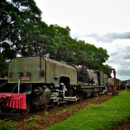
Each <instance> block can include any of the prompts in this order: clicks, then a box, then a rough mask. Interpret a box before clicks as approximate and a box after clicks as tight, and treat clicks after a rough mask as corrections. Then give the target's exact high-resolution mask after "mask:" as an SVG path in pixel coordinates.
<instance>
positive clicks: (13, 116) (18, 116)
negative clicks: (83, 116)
mask: <svg viewBox="0 0 130 130" xmlns="http://www.w3.org/2000/svg"><path fill="white" fill-rule="evenodd" d="M103 97H105V98H103ZM106 97H107V98H106ZM110 97H111V94H110V93H109V94H107V95H100V96H99V97H93V98H87V99H84V100H82V101H78V102H74V103H68V104H61V105H58V106H54V107H50V108H48V110H47V111H45V110H44V111H43V109H42V110H38V111H33V112H30V113H29V114H27V115H22V114H21V113H15V114H14V113H12V114H11V113H10V115H8V114H0V119H1V120H3V121H9V120H13V121H14V120H16V119H17V121H19V120H24V119H25V118H29V117H31V116H33V115H44V114H43V113H44V112H47V113H50V114H51V113H53V112H56V113H57V112H58V111H61V112H60V113H62V111H66V109H69V108H71V107H75V108H78V109H79V110H80V109H82V108H84V107H85V106H87V105H88V104H91V103H92V104H99V103H101V102H102V101H105V100H107V99H109V98H110ZM50 114H49V115H50Z"/></svg>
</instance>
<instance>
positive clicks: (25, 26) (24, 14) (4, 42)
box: [0, 0, 41, 59]
mask: <svg viewBox="0 0 130 130" xmlns="http://www.w3.org/2000/svg"><path fill="white" fill-rule="evenodd" d="M0 17H1V19H0V34H1V35H0V48H1V50H2V53H4V54H3V55H4V57H5V58H7V59H11V58H14V56H16V55H17V54H18V53H19V50H20V49H22V48H25V47H26V44H27V43H26V42H25V41H24V39H23V36H25V37H27V38H29V33H24V32H29V31H31V30H32V29H33V27H34V26H35V27H37V26H38V24H39V22H40V21H41V11H40V10H39V9H38V7H37V6H36V4H35V2H34V0H11V1H7V0H2V1H1V2H0ZM26 40H27V39H26ZM23 41H24V43H23ZM7 46H8V53H9V52H10V53H15V54H12V55H8V54H6V53H7Z"/></svg>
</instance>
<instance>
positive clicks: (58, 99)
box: [0, 56, 108, 111]
mask: <svg viewBox="0 0 130 130" xmlns="http://www.w3.org/2000/svg"><path fill="white" fill-rule="evenodd" d="M107 87H108V78H107V76H106V75H105V74H104V73H103V72H101V71H97V70H89V69H86V67H84V66H76V65H68V64H66V63H63V62H58V61H55V60H53V59H49V58H46V57H41V56H36V57H25V58H15V59H13V60H11V62H10V63H9V67H8V85H7V86H6V87H1V88H3V89H1V88H0V98H2V94H5V93H15V94H19V95H20V94H21V96H23V99H19V100H20V101H19V102H21V101H23V104H24V105H25V107H26V109H28V110H27V111H29V107H30V106H31V108H35V109H39V108H41V107H42V108H46V107H48V106H49V105H54V103H56V104H59V103H64V102H68V101H77V100H82V98H87V97H89V96H92V95H98V94H101V93H103V92H104V90H105V88H107ZM22 94H25V95H22ZM8 95H9V94H8ZM8 95H7V94H6V95H5V96H6V97H7V96H8ZM11 96H12V97H13V96H14V97H15V96H16V95H13V94H12V95H11ZM11 96H10V98H11ZM17 96H18V95H17ZM24 97H26V99H25V98H24ZM13 99H14V98H13ZM13 99H12V100H13ZM6 101H7V100H6ZM25 101H26V104H25ZM14 102H15V101H14ZM7 104H8V107H12V105H10V104H9V103H8V101H7ZM14 104H15V103H14ZM14 106H17V105H13V107H12V108H15V107H14Z"/></svg>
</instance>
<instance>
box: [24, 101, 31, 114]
mask: <svg viewBox="0 0 130 130" xmlns="http://www.w3.org/2000/svg"><path fill="white" fill-rule="evenodd" d="M29 112H30V103H29V102H27V103H26V109H25V110H23V111H22V114H23V115H27V114H28V113H29Z"/></svg>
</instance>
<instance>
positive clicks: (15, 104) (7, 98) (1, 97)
mask: <svg viewBox="0 0 130 130" xmlns="http://www.w3.org/2000/svg"><path fill="white" fill-rule="evenodd" d="M0 102H7V107H10V108H15V109H26V94H14V93H0Z"/></svg>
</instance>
